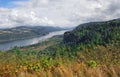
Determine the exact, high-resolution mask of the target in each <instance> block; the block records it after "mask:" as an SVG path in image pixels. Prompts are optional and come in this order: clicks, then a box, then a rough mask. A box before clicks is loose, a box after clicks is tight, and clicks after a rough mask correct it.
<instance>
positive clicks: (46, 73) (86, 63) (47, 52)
mask: <svg viewBox="0 0 120 77" xmlns="http://www.w3.org/2000/svg"><path fill="white" fill-rule="evenodd" d="M0 63H1V64H0V76H1V77H11V76H12V77H120V72H119V70H120V20H119V19H116V20H111V21H105V22H94V23H86V24H82V25H79V26H78V27H76V28H75V29H74V30H72V31H69V32H66V33H65V34H64V35H63V36H55V37H52V38H50V39H48V40H46V41H44V42H42V43H38V44H35V45H31V46H26V47H20V48H13V49H11V50H9V51H7V52H0Z"/></svg>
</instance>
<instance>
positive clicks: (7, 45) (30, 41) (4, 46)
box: [0, 30, 67, 50]
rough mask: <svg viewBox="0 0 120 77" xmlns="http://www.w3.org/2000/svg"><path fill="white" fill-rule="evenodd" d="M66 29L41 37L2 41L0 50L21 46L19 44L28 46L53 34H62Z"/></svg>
mask: <svg viewBox="0 0 120 77" xmlns="http://www.w3.org/2000/svg"><path fill="white" fill-rule="evenodd" d="M66 31H67V30H63V31H56V32H51V33H49V34H48V35H45V36H42V37H37V38H32V39H26V40H18V41H12V42H8V43H3V44H0V50H9V49H10V48H13V47H15V46H17V47H21V46H28V45H32V44H36V43H38V42H41V41H44V40H46V39H48V38H51V37H53V36H55V35H62V34H64V33H65V32H66Z"/></svg>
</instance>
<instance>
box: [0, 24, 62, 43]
mask: <svg viewBox="0 0 120 77" xmlns="http://www.w3.org/2000/svg"><path fill="white" fill-rule="evenodd" d="M58 30H62V29H61V28H57V27H43V26H34V27H27V26H21V27H15V28H10V29H1V30H0V43H4V42H9V41H14V40H21V39H28V38H33V37H39V36H43V35H46V34H48V33H49V32H53V31H58Z"/></svg>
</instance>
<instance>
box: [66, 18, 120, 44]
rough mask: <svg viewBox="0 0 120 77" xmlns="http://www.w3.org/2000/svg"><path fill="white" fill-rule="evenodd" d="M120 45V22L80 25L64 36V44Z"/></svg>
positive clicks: (116, 20)
mask: <svg viewBox="0 0 120 77" xmlns="http://www.w3.org/2000/svg"><path fill="white" fill-rule="evenodd" d="M118 42H119V43H120V20H119V19H115V20H111V21H106V22H91V23H86V24H82V25H79V26H78V27H77V28H76V29H74V30H73V31H70V32H66V33H65V34H64V43H67V44H68V43H69V44H72V43H73V44H79V43H82V44H95V45H105V44H112V43H118Z"/></svg>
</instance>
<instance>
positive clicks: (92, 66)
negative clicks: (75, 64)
mask: <svg viewBox="0 0 120 77" xmlns="http://www.w3.org/2000/svg"><path fill="white" fill-rule="evenodd" d="M87 65H88V66H89V67H91V68H94V67H96V66H97V63H96V61H94V60H90V61H88V62H87Z"/></svg>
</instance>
